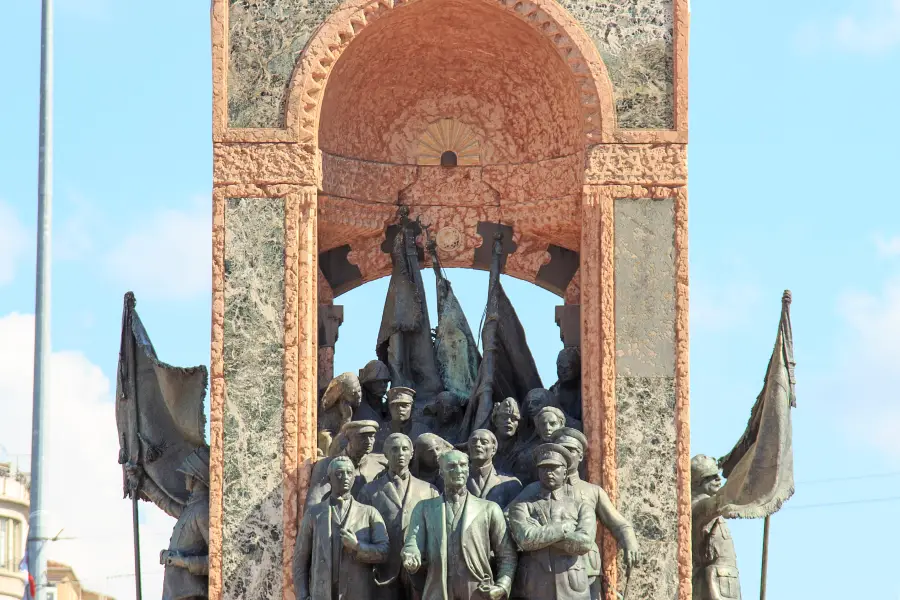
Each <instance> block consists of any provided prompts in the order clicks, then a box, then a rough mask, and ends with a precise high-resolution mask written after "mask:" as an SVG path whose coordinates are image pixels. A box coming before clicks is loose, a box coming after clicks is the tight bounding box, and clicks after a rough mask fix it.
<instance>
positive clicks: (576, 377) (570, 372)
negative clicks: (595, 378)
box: [550, 347, 582, 423]
mask: <svg viewBox="0 0 900 600" xmlns="http://www.w3.org/2000/svg"><path fill="white" fill-rule="evenodd" d="M556 376H557V380H556V383H554V384H553V387H551V388H550V392H551V393H552V394H553V396H554V398H555V399H556V404H557V405H558V406H559V407H560V408H561V409H562V411H563V412H564V413H566V416H567V417H570V418H571V419H574V420H576V421H578V422H579V423H580V422H581V413H582V411H581V352H580V351H579V350H578V348H577V347H569V348H563V349H562V350H561V351H560V353H559V355H558V356H557V357H556Z"/></svg>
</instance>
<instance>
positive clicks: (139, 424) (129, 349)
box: [116, 292, 208, 504]
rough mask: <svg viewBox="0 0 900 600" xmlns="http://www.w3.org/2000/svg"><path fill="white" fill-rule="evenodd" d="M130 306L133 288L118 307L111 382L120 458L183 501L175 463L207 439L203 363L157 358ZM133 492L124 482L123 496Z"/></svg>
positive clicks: (183, 490) (178, 464) (184, 495)
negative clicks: (177, 363) (115, 359)
mask: <svg viewBox="0 0 900 600" xmlns="http://www.w3.org/2000/svg"><path fill="white" fill-rule="evenodd" d="M134 306H135V299H134V294H132V293H131V292H128V293H127V294H125V306H124V308H123V310H122V340H121V348H120V350H119V370H118V377H117V382H116V424H117V426H118V431H119V445H120V450H119V462H120V463H121V464H123V465H124V464H125V463H126V462H131V463H133V464H136V465H141V466H142V467H143V470H144V473H145V476H146V477H149V478H150V479H152V480H153V482H154V483H156V485H157V486H159V488H160V489H162V490H163V491H164V492H165V493H166V494H168V495H169V496H170V497H171V498H172V499H174V500H177V501H179V502H180V503H182V504H184V503H186V502H187V500H188V492H187V489H186V488H185V481H184V479H185V478H184V475H182V474H180V473H178V472H177V469H178V468H179V467H181V464H182V462H184V459H185V458H186V457H187V456H188V455H189V454H191V453H192V452H193V451H194V450H196V449H197V448H198V447H199V446H203V445H205V444H206V434H205V427H206V417H205V415H204V412H203V403H204V400H205V398H206V386H207V380H208V377H207V371H206V367H205V366H202V365H201V366H198V367H191V368H182V367H173V366H171V365H167V364H166V363H164V362H161V361H160V360H159V359H158V358H157V357H156V351H155V350H154V349H153V344H152V343H151V342H150V337H149V336H148V335H147V331H146V330H145V329H144V325H143V323H141V319H140V317H139V316H138V314H137V311H136V310H135V308H134ZM123 476H124V472H123ZM126 481H127V478H126ZM132 493H133V492H132V490H129V489H128V487H127V485H126V486H125V495H126V497H131V495H132ZM138 494H139V497H142V498H143V496H140V492H139V491H138ZM145 499H146V498H145Z"/></svg>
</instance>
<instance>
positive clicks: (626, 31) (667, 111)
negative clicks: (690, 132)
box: [560, 0, 675, 129]
mask: <svg viewBox="0 0 900 600" xmlns="http://www.w3.org/2000/svg"><path fill="white" fill-rule="evenodd" d="M560 4H562V5H563V6H564V7H565V8H566V10H568V11H569V12H570V13H571V14H572V16H574V17H575V18H576V19H577V20H578V21H579V22H580V23H581V25H582V26H583V27H584V29H585V31H586V32H587V33H588V35H589V36H590V37H591V39H592V40H593V41H594V45H595V46H596V47H597V50H598V51H599V52H600V56H601V57H602V58H603V62H604V63H605V64H606V69H607V71H608V72H609V79H610V81H612V84H613V88H614V93H615V100H616V118H617V124H618V126H619V127H621V128H622V129H673V128H674V126H675V113H674V101H673V99H674V81H675V71H674V46H673V31H674V29H673V23H674V20H675V8H674V5H673V3H672V0H606V1H602V2H596V1H594V0H561V2H560Z"/></svg>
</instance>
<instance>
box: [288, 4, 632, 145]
mask: <svg viewBox="0 0 900 600" xmlns="http://www.w3.org/2000/svg"><path fill="white" fill-rule="evenodd" d="M421 1H423V0H347V2H345V3H343V4H342V5H341V6H340V7H339V8H338V9H337V10H335V11H334V12H333V13H332V14H331V16H329V17H328V19H326V21H325V22H324V23H323V24H322V25H321V26H320V27H319V28H318V29H317V30H316V32H315V33H314V34H313V36H312V37H311V38H310V40H309V42H308V43H307V45H306V48H305V49H304V51H303V53H302V54H301V56H300V59H299V60H298V62H297V65H296V67H295V69H294V73H293V76H292V78H291V83H290V87H289V91H288V97H287V102H286V107H285V123H286V126H287V127H288V128H289V129H292V130H294V133H295V135H296V139H297V141H298V142H301V143H304V144H316V142H317V139H318V129H319V116H320V111H321V107H322V98H323V96H324V92H325V86H326V84H327V82H328V77H329V75H330V73H331V71H332V69H333V67H334V65H335V63H336V62H337V60H338V58H339V57H340V56H341V54H342V52H343V51H344V50H345V49H346V48H347V47H348V46H349V45H350V43H351V42H352V41H353V39H354V38H355V37H356V36H357V35H359V33H360V32H362V30H363V29H364V28H365V27H366V26H368V25H369V24H371V23H372V22H374V21H375V20H377V19H379V18H381V17H383V16H385V15H388V14H390V13H391V11H393V10H394V9H395V8H399V7H402V6H405V5H409V4H412V3H415V2H421ZM477 1H480V2H484V3H486V4H489V5H492V6H495V7H497V8H499V9H501V10H504V11H506V12H508V13H510V14H512V15H515V16H516V17H517V18H519V19H521V20H522V21H523V22H525V23H527V24H528V25H529V26H531V28H532V29H534V30H535V31H536V32H537V33H539V34H540V35H541V36H543V37H544V38H545V39H547V40H549V41H550V43H551V44H552V45H553V47H554V48H555V49H556V51H557V52H558V53H559V55H560V57H561V58H562V59H563V61H564V62H565V64H566V65H567V66H568V69H569V71H570V73H571V74H572V76H573V78H574V79H575V82H576V85H577V87H578V91H579V96H580V103H581V111H582V119H583V125H584V144H585V146H590V145H593V144H599V143H609V142H612V141H613V139H614V138H613V131H614V129H615V118H616V117H615V101H614V97H613V88H612V84H611V82H610V79H609V76H608V74H607V70H606V65H605V64H604V62H603V59H602V58H601V57H600V54H599V52H598V51H597V49H596V47H595V46H594V44H593V42H592V41H591V39H590V38H589V37H588V35H587V33H586V32H585V31H584V29H582V27H581V25H579V23H578V22H577V21H576V20H575V19H574V18H573V17H572V16H571V15H570V14H569V13H568V11H566V9H564V8H563V7H562V6H560V5H559V4H558V3H557V2H556V1H555V0H477Z"/></svg>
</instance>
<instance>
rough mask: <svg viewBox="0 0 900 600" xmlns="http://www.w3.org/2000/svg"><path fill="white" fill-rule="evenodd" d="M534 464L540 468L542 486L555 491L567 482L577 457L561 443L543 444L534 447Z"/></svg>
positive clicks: (539, 476) (539, 474) (539, 477)
mask: <svg viewBox="0 0 900 600" xmlns="http://www.w3.org/2000/svg"><path fill="white" fill-rule="evenodd" d="M534 464H535V465H536V466H537V469H538V479H540V481H541V487H543V488H545V489H548V490H551V491H553V490H556V489H559V488H561V487H562V486H563V484H564V483H565V482H566V479H567V478H568V476H569V470H570V469H572V468H573V467H574V465H575V459H574V458H573V457H572V455H571V454H570V453H569V451H568V450H566V449H565V448H564V447H563V446H561V445H559V444H541V445H540V446H538V447H537V448H535V449H534Z"/></svg>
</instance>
